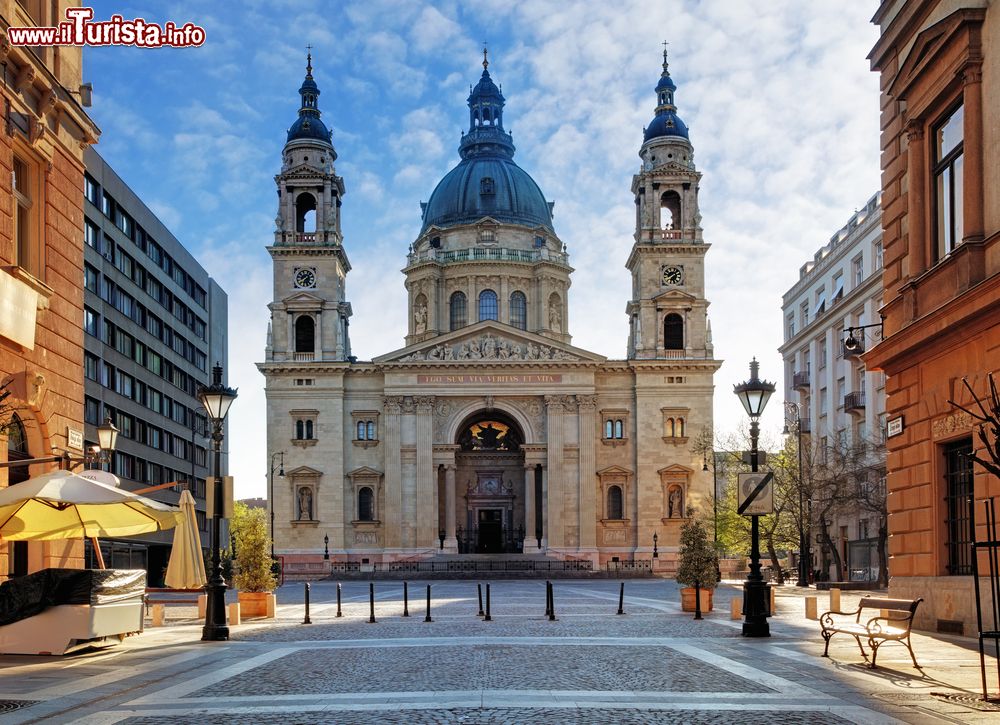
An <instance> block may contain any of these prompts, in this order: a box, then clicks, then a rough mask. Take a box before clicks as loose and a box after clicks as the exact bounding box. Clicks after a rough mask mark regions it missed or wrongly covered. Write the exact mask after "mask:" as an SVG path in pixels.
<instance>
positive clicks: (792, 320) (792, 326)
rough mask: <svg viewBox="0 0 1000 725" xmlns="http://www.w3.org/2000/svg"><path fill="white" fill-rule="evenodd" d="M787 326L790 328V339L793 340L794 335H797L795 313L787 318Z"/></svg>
mask: <svg viewBox="0 0 1000 725" xmlns="http://www.w3.org/2000/svg"><path fill="white" fill-rule="evenodd" d="M785 326H786V327H787V328H788V339H789V340H791V339H792V338H793V337H795V315H794V314H793V315H789V316H788V319H787V320H786V325H785Z"/></svg>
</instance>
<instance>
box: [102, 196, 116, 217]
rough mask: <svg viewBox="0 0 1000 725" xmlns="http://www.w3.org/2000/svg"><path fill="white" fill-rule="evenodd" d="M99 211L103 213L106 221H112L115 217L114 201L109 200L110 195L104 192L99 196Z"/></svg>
mask: <svg viewBox="0 0 1000 725" xmlns="http://www.w3.org/2000/svg"><path fill="white" fill-rule="evenodd" d="M101 211H102V212H104V216H106V217H107V218H108V219H114V216H115V200H114V199H112V198H111V194H109V193H108V192H106V191H105V192H104V194H103V195H102V196H101Z"/></svg>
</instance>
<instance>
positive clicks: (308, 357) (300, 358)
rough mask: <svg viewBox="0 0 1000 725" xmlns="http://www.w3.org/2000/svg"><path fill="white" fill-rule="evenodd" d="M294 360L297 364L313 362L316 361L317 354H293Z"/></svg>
mask: <svg viewBox="0 0 1000 725" xmlns="http://www.w3.org/2000/svg"><path fill="white" fill-rule="evenodd" d="M292 359H293V360H294V361H295V362H312V361H313V360H315V359H316V353H314V352H295V353H292Z"/></svg>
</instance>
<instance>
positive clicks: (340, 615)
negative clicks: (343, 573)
mask: <svg viewBox="0 0 1000 725" xmlns="http://www.w3.org/2000/svg"><path fill="white" fill-rule="evenodd" d="M337 616H338V617H343V616H344V613H343V612H342V611H341V609H340V582H337Z"/></svg>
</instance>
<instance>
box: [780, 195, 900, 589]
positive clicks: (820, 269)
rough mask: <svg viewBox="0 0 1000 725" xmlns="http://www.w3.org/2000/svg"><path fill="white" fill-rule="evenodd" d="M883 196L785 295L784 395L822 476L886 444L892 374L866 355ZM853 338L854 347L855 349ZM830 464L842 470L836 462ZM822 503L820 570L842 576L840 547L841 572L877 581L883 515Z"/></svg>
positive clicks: (816, 523)
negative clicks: (846, 457)
mask: <svg viewBox="0 0 1000 725" xmlns="http://www.w3.org/2000/svg"><path fill="white" fill-rule="evenodd" d="M880 200H881V193H877V194H875V195H874V196H872V197H871V198H870V199H869V200H868V202H867V203H866V204H865V206H864V208H862V209H861V210H860V211H856V212H855V213H854V215H853V216H851V218H850V220H849V221H848V222H847V224H846V225H845V226H844V227H843V228H842V229H840V230H838V231H837V232H836V233H835V234H834V235H833V236H832V237H831V238H830V241H829V243H827V244H826V245H824V246H823V247H821V248H820V249H819V251H817V252H816V254H815V255H814V256H813V258H812V260H810V261H808V262H806V263H805V264H804V265H802V267H801V269H800V270H799V279H798V282H796V283H795V285H794V286H792V288H791V289H790V290H788V291H787V292H786V293H785V294H784V295H783V297H782V317H783V321H784V328H785V334H784V340H785V342H784V344H783V345H782V346H781V347H780V348H779V351H780V352H781V355H782V357H783V359H784V363H785V364H784V393H785V400H786V401H789V402H790V403H794V405H795V407H794V408H793V407H792V406H787V407H786V417H788V418H789V419H790V420H789V422H790V423H791V425H790V427H789V430H791V431H792V432H793V433H794V432H795V426H794V424H795V419H796V418H798V420H799V421H800V426H801V435H802V439H801V442H802V446H803V454H804V455H805V456H807V457H806V461H807V465H806V466H805V467H804V468H805V469H807V472H808V467H809V466H808V462H809V461H812V462H813V464H814V465H815V466H817V467H818V468H817V471H819V470H821V469H822V467H823V466H824V464H825V462H826V461H827V460H828V458H827V456H828V454H829V453H831V452H833V451H844V450H848V449H850V448H852V447H856V446H858V445H859V444H862V443H870V442H872V441H875V440H877V441H880V442H881V441H882V440H883V436H884V431H885V376H884V375H883V374H882V373H877V372H876V373H869V372H867V371H866V370H865V365H864V363H863V362H862V360H861V357H860V356H861V354H862V353H864V351H865V350H866V349H868V348H869V347H871V346H872V345H873V344H874V343H875V342H876V341H877V340H878V339H880V335H881V328H880V327H879V326H878V323H879V321H880V317H879V308H880V307H881V306H882V226H881V205H880ZM865 325H872V326H871V327H864V326H865ZM848 337H851V338H853V341H854V344H853V345H852V346H849V348H845V346H844V341H845V340H846V339H847V338H848ZM851 347H853V349H850V348H851ZM878 450H881V449H876V453H875V454H874V455H876V456H881V458H882V460H881V461H877V460H875V461H872V462H871V464H872V466H873V468H876V469H879V468H880V469H881V470H883V471H884V468H885V460H884V455H885V454H884V450H882V452H881V453H879V452H877V451H878ZM829 465H830V469H829V470H832V466H833V464H832V462H831V463H830V464H829ZM818 475H819V474H818ZM878 478H879V479H881V478H882V477H881V476H879V477H878ZM877 485H881V484H880V483H878V484H877ZM812 503H813V506H812V507H811V509H810V511H811V516H810V517H811V521H810V524H809V527H808V530H809V531H810V532H811V533H810V542H811V557H812V562H811V566H810V570H811V571H816V570H819V571H820V572H821V576H823V577H828V578H830V579H835V578H837V577H838V573H837V571H836V569H835V564H834V557H833V555H832V552H831V548H832V547H836V549H837V553H838V554H839V557H840V560H841V562H842V563H843V571H842V573H841V574H840V576H843V578H844V579H855V580H864V579H875V578H877V576H878V567H879V557H878V554H877V551H878V549H877V547H878V537H879V528H880V527H879V524H880V520H879V519H880V517H879V516H878V515H877V514H873V513H872V512H870V511H866V510H864V509H863V507H857V508H856V509H855V510H851V509H850V507H844V506H839V507H837V511H836V512H835V513H834V512H830V513H828V515H827V516H825V517H824V516H823V514H822V513H821V511H822V510H824V509H826V508H827V507H825V506H823V505H822V502H818V501H813V502H812ZM824 519H825V520H824ZM824 530H825V531H826V532H827V533H828V535H829V538H826V537H825V536H824V535H823V532H824Z"/></svg>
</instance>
